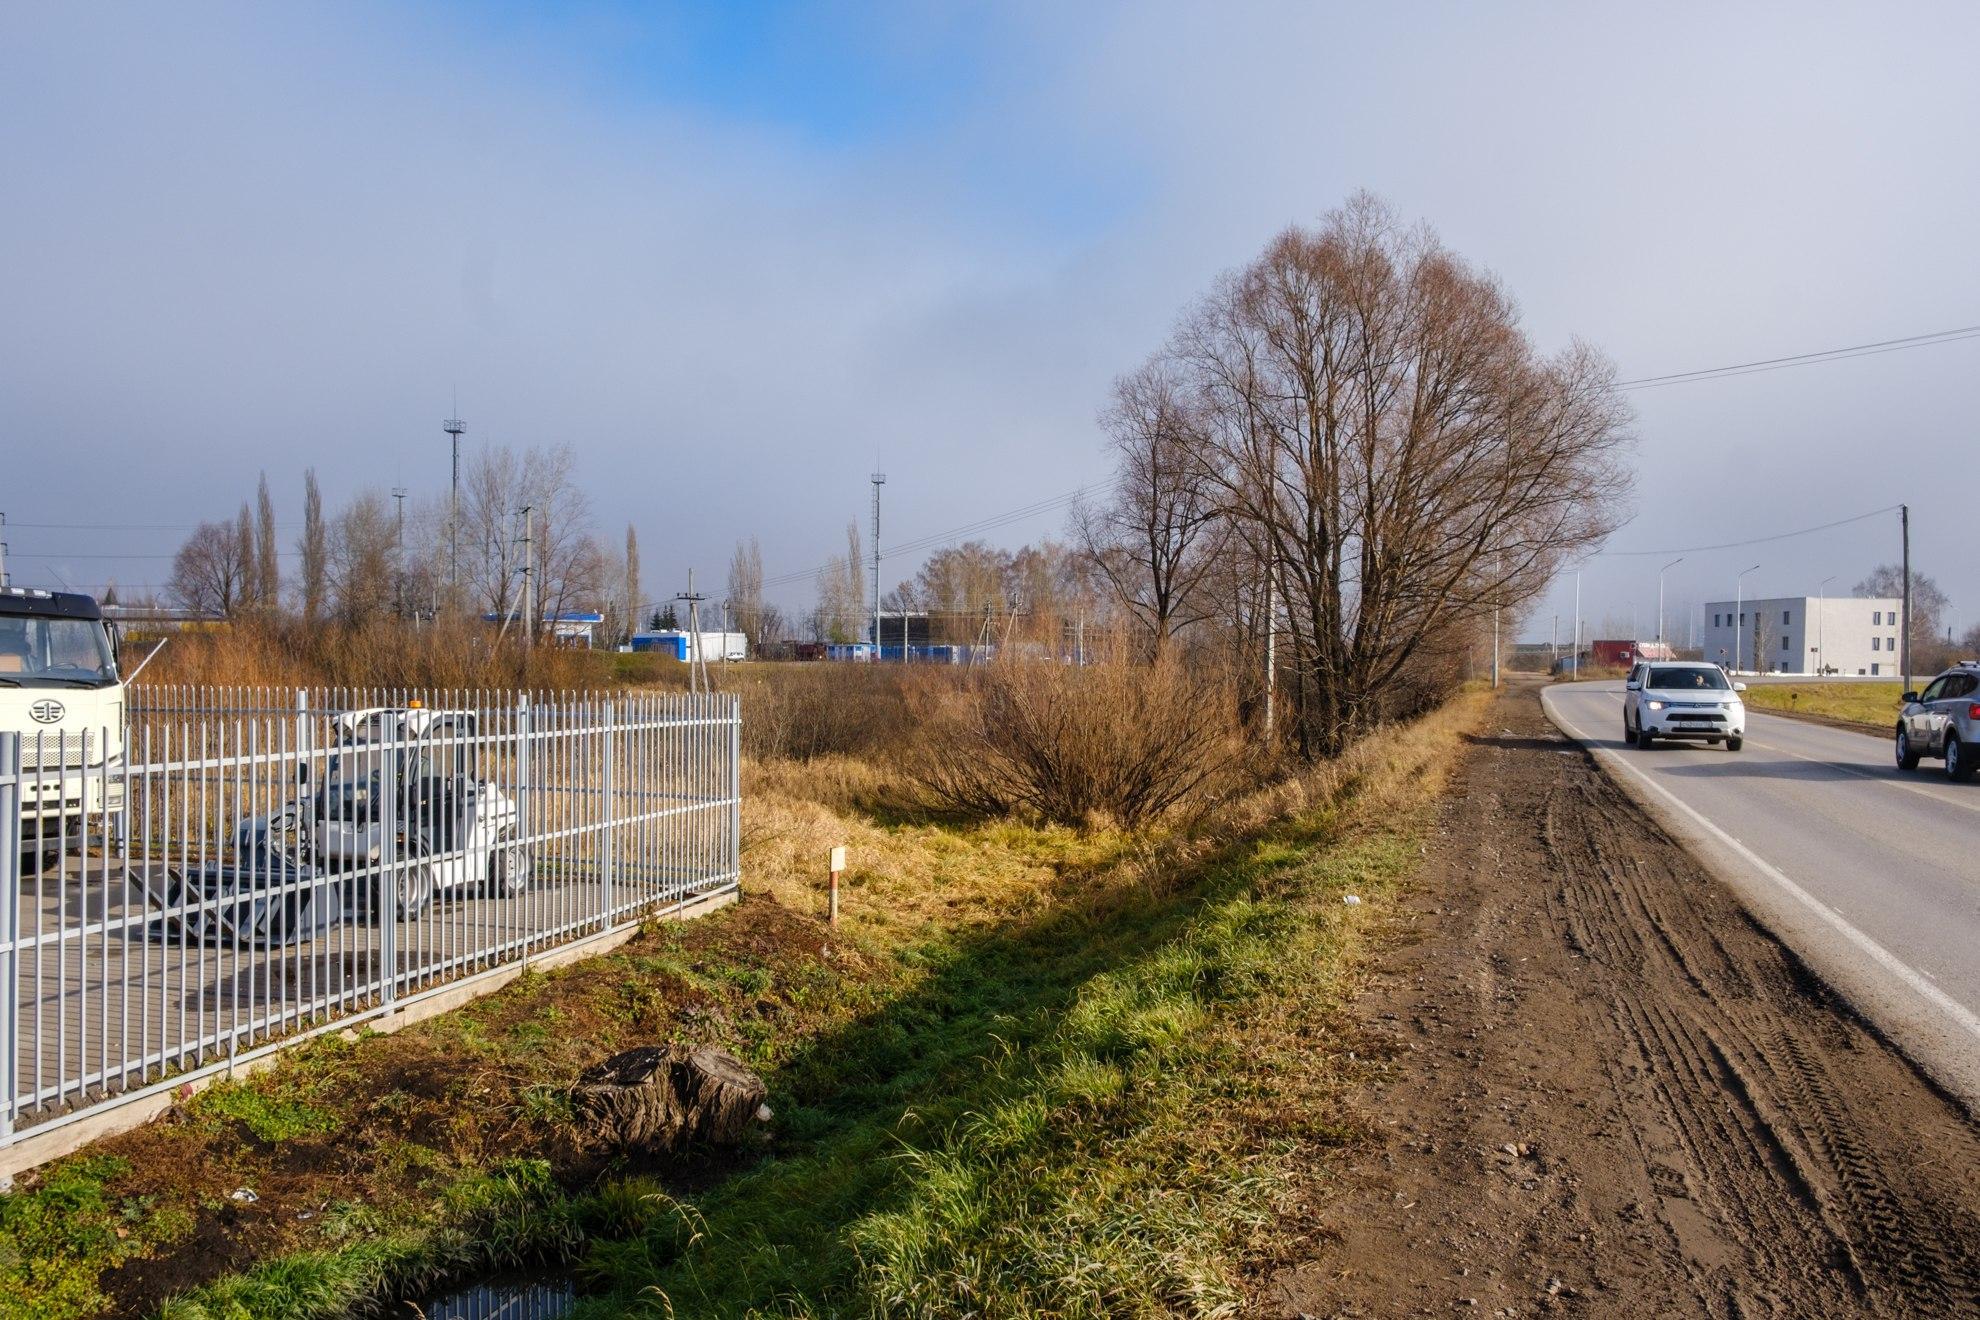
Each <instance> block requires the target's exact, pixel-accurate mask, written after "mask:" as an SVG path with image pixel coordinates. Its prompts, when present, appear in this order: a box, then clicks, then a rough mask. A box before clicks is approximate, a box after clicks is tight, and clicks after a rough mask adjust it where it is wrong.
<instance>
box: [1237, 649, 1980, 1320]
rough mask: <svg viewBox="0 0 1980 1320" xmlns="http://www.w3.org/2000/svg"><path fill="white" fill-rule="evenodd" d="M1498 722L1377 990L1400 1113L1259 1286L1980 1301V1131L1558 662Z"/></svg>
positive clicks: (1303, 1295) (1300, 1309)
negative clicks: (1759, 913) (1720, 859)
mask: <svg viewBox="0 0 1980 1320" xmlns="http://www.w3.org/2000/svg"><path fill="white" fill-rule="evenodd" d="M1491 727H1492V730H1493V731H1492V732H1491V733H1490V734H1488V735H1487V736H1483V737H1481V738H1479V739H1477V740H1476V741H1475V743H1474V745H1473V747H1472V748H1471V749H1470V751H1469V752H1468V753H1467V754H1466V759H1465V763H1464V764H1463V766H1462V767H1461V769H1460V771H1459V774H1458V777H1457V780H1456V782H1455V785H1454V791H1453V794H1452V798H1451V801H1450V802H1449V803H1448V805H1447V806H1446V808H1445V811H1444V816H1443V819H1442V821H1441V823H1440V828H1439V836H1438V838H1437V839H1436V841H1435V842H1433V843H1432V845H1431V847H1430V850H1429V854H1428V857H1427V860H1426V864H1425V867H1424V870H1423V873H1422V878H1421V883H1420V885H1419V886H1418V887H1417V888H1416V889H1415V891H1414V893H1413V895H1412V896H1411V897H1410V898H1409V899H1407V900H1405V901H1404V902H1403V904H1401V907H1400V913H1399V917H1398V921H1397V925H1396V929H1395V931H1394V934H1395V943H1394V945H1393V946H1392V948H1391V949H1390V951H1389V952H1388V953H1387V954H1386V955H1385V956H1384V957H1383V958H1382V959H1381V960H1380V962H1379V965H1378V968H1377V970H1376V972H1375V976H1374V980H1373V984H1372V985H1371V987H1370V989H1369V991H1368V992H1367V993H1366V994H1365V995H1364V996H1363V997H1362V999H1361V1001H1360V1008H1359V1012H1360V1017H1361V1030H1362V1034H1363V1037H1364V1045H1365V1051H1364V1052H1365V1054H1368V1055H1372V1056H1373V1057H1374V1058H1375V1059H1376V1063H1375V1065H1374V1066H1373V1067H1372V1068H1371V1070H1370V1075H1369V1078H1368V1082H1367V1085H1366V1086H1365V1088H1364V1090H1363V1092H1362V1094H1361V1096H1360V1099H1359V1103H1360V1106H1361V1107H1362V1109H1363V1110H1364V1111H1365V1113H1366V1114H1367V1116H1368V1121H1369V1123H1370V1126H1371V1127H1372V1128H1373V1129H1374V1131H1375V1132H1376V1134H1377V1135H1376V1137H1375V1139H1373V1140H1371V1141H1367V1142H1364V1143H1361V1144H1360V1145H1359V1146H1358V1147H1356V1148H1354V1149H1352V1150H1350V1151H1344V1152H1342V1153H1341V1155H1340V1158H1339V1159H1338V1160H1336V1161H1331V1162H1329V1164H1328V1165H1327V1167H1326V1168H1324V1169H1318V1168H1316V1169H1315V1171H1314V1182H1313V1187H1312V1190H1311V1197H1310V1199H1309V1201H1308V1203H1307V1206H1306V1208H1305V1210H1304V1213H1303V1215H1302V1223H1301V1224H1300V1227H1301V1229H1302V1230H1303V1232H1304V1234H1305V1236H1306V1240H1307V1241H1308V1243H1309V1244H1310V1246H1309V1251H1308V1256H1307V1258H1306V1259H1304V1260H1303V1261H1301V1262H1299V1263H1298V1264H1296V1265H1292V1266H1289V1267H1286V1268H1283V1269H1281V1270H1279V1271H1277V1272H1276V1273H1274V1274H1273V1275H1271V1277H1269V1279H1267V1280H1265V1281H1264V1282H1263V1283H1262V1285H1261V1288H1260V1296H1259V1302H1260V1309H1261V1310H1263V1311H1264V1312H1266V1313H1268V1314H1278V1315H1283V1316H1288V1317H1291V1316H1302V1315H1310V1316H1326V1317H1332V1316H1391V1315H1407V1314H1421V1315H1431V1314H1438V1315H1441V1314H1450V1313H1452V1312H1453V1311H1455V1312H1457V1313H1459V1314H1466V1313H1469V1314H1480V1315H1502V1316H1503V1315H1529V1314H1537V1313H1542V1312H1547V1313H1554V1312H1558V1313H1565V1314H1582V1315H1591V1316H1596V1315H1600V1316H1642V1315H1668V1314H1683V1315H1707V1316H1726V1317H1735V1316H1739V1317H1744V1316H1754V1315H1795V1316H1828V1315H1837V1316H1840V1315H1866V1314H1867V1315H1880V1316H1921V1315H1934V1316H1936V1315H1947V1316H1950V1315H1973V1314H1975V1313H1976V1311H1980V1131H1976V1129H1975V1127H1974V1125H1973V1124H1972V1123H1970V1122H1969V1121H1968V1120H1967V1119H1966V1118H1965V1116H1964V1115H1963V1113H1962V1112H1961V1111H1960V1110H1959V1109H1958V1108H1957V1107H1956V1106H1955V1105H1953V1104H1952V1103H1950V1102H1949V1101H1947V1100H1946V1099H1945V1098H1944V1097H1942V1096H1941V1095H1939V1094H1938V1093H1937V1092H1936V1091H1934V1090H1933V1088H1932V1087H1931V1086H1930V1085H1929V1084H1928V1083H1927V1082H1926V1081H1925V1080H1924V1079H1923V1078H1921V1077H1920V1076H1919V1075H1918V1073H1917V1072H1916V1071H1915V1070H1913V1069H1912V1068H1911V1067H1910V1065H1909V1064H1907V1063H1906V1062H1905V1060H1904V1059H1903V1058H1901V1057H1900V1056H1899V1055H1897V1054H1896V1053H1895V1052H1894V1051H1893V1050H1891V1049H1890V1048H1889V1047H1888V1046H1886V1045H1885V1044H1884V1043H1883V1042H1882V1041H1881V1040H1880V1039H1879V1038H1877V1037H1876V1036H1875V1035H1873V1034H1872V1033H1871V1032H1870V1031H1869V1030H1868V1029H1867V1028H1866V1027H1865V1026H1864V1025H1863V1024H1862V1023H1860V1022H1859V1021H1858V1020H1856V1019H1855V1018H1854V1017H1853V1016H1851V1015H1850V1013H1849V1012H1848V1010H1847V1009H1846V1007H1844V1006H1842V1005H1841V1004H1840V1003H1839V1002H1838V1001H1836V1000H1835V999H1834V998H1833V997H1832V996H1831V995H1830V994H1829V993H1828V992H1827V991H1826V990H1825V989H1824V988H1823V987H1822V986H1821V985H1820V984H1819V983H1817V982H1815V981H1814V980H1813V979H1812V978H1811V977H1810V976H1808V975H1807V974H1806V972H1805V971H1804V969H1803V968H1802V967H1801V966H1800V964H1799V963H1798V962H1797V961H1796V960H1795V959H1794V958H1793V956H1792V955H1791V954H1789V953H1788V952H1787V951H1786V950H1785V949H1784V948H1783V947H1782V946H1781V945H1780V944H1779V943H1778V942H1776V941H1775V940H1773V939H1772V938H1771V937H1770V936H1768V935H1767V934H1766V933H1765V932H1764V931H1762V930H1760V929H1759V928H1757V927H1756V926H1755V925H1754V924H1753V922H1752V921H1751V920H1750V919H1749V918H1748V917H1747V915H1746V914H1745V912H1744V910H1743V909H1742V908H1741V907H1740V906H1739V904H1738V902H1737V901H1736V900H1735V899H1734V897H1733V896H1732V895H1731V894H1730V893H1728V892H1727V891H1726V890H1725V889H1723V888H1722V887H1721V886H1720V885H1719V884H1718V883H1717V882H1715V881H1714V880H1713V879H1711V877H1710V876H1709V875H1708V874H1707V873H1706V872H1705V871H1704V869H1703V868H1702V867H1700V866H1699V865H1698V864H1697V863H1696V862H1694V861H1693V860H1692V859H1691V858H1690V857H1689V856H1688V855H1687V854H1686V853H1685V851H1684V850H1683V849H1682V848H1681V847H1680V846H1679V845H1678V844H1676V843H1675V842H1674V841H1672V840H1671V839H1670V838H1669V837H1668V836H1667V835H1665V834H1664V833H1663V831H1662V830H1661V829H1659V827H1658V826H1657V824H1656V823H1655V822H1654V821H1653V820H1651V819H1650V818H1649V817H1648V816H1647V815H1646V814H1645V813H1644V812H1643V811H1641V810H1640V809H1639V808H1637V807H1636V806H1635V805H1634V804H1633V803H1632V802H1631V801H1630V800H1629V799H1628V798H1627V797H1626V796H1625V795H1624V794H1623V793H1621V792H1620V791H1619V790H1618V789H1617V788H1616V787H1615V786H1614V785H1613V784H1611V783H1610V782H1609V781H1608V779H1607V778H1606V777H1605V776H1604V775H1603V773H1602V771H1601V770H1600V768H1599V767H1598V766H1596V765H1595V764H1594V762H1593V761H1592V760H1591V759H1590V758H1589V757H1588V756H1587V755H1586V754H1585V753H1583V752H1582V751H1581V750H1580V749H1579V748H1578V747H1576V746H1575V745H1574V744H1572V743H1570V742H1568V741H1566V740H1565V739H1563V738H1561V737H1560V736H1559V735H1558V734H1557V733H1556V732H1555V731H1554V729H1553V727H1552V726H1551V725H1550V724H1549V723H1548V722H1547V720H1546V718H1545V716H1544V715H1543V714H1542V713H1541V710H1540V706H1539V701H1538V699H1537V686H1536V685H1531V684H1521V685H1517V686H1515V687H1513V688H1511V689H1509V690H1508V692H1507V693H1506V695H1505V696H1504V697H1503V699H1502V700H1501V702H1500V703H1499V706H1498V717H1497V718H1496V719H1495V720H1494V721H1493V722H1492V726H1491ZM1472 1308H1476V1309H1475V1310H1474V1309H1472Z"/></svg>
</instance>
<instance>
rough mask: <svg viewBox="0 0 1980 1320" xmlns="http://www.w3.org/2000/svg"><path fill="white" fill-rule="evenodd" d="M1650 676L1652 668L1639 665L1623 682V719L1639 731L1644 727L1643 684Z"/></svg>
mask: <svg viewBox="0 0 1980 1320" xmlns="http://www.w3.org/2000/svg"><path fill="white" fill-rule="evenodd" d="M1649 676H1650V667H1649V666H1648V665H1638V666H1636V667H1635V668H1634V669H1632V670H1630V671H1629V677H1628V678H1627V679H1626V680H1624V682H1623V717H1624V718H1625V719H1626V720H1627V721H1628V723H1629V724H1630V725H1631V726H1632V727H1635V728H1638V729H1640V728H1642V727H1643V683H1644V680H1645V679H1647V678H1648V677H1649Z"/></svg>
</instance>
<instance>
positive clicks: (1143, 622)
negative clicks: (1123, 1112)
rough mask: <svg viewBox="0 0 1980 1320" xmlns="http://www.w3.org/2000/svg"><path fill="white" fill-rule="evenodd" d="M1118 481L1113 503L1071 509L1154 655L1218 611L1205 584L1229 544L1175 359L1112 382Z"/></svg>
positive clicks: (1105, 419) (1196, 415)
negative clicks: (1172, 640)
mask: <svg viewBox="0 0 1980 1320" xmlns="http://www.w3.org/2000/svg"><path fill="white" fill-rule="evenodd" d="M1101 426H1102V427H1103V428H1104V429H1105V430H1106V432H1107V435H1108V438H1109V441H1110V443H1111V446H1112V448H1113V451H1114V456H1115V463H1116V474H1117V480H1116V484H1115V487H1114V492H1113V494H1112V496H1111V498H1109V499H1108V500H1106V501H1105V502H1103V503H1101V504H1099V505H1097V506H1084V505H1082V506H1080V507H1078V508H1076V509H1075V511H1074V515H1073V525H1074V528H1075V531H1076V534H1077V535H1078V537H1079V541H1080V545H1081V548H1082V549H1083V550H1084V551H1085V552H1086V554H1087V556H1088V558H1089V559H1090V560H1091V562H1092V563H1093V565H1094V566H1095V567H1096V568H1097V569H1098V570H1099V572H1100V573H1101V575H1102V576H1103V577H1104V578H1105V579H1106V581H1107V584H1108V585H1109V586H1110V587H1111V588H1112V590H1113V593H1114V595H1115V597H1116V599H1118V601H1119V602H1120V604H1121V606H1122V607H1123V608H1124V609H1125V610H1126V611H1127V613H1128V614H1129V616H1130V617H1132V618H1133V619H1134V621H1135V622H1136V623H1137V624H1138V625H1139V626H1140V628H1141V629H1142V631H1143V632H1144V634H1145V636H1146V639H1147V649H1148V651H1149V652H1150V654H1151V655H1153V656H1156V657H1160V656H1161V655H1162V654H1163V653H1164V652H1165V651H1166V650H1167V649H1168V645H1169V639H1170V637H1172V636H1173V635H1174V634H1175V633H1177V632H1178V631H1180V630H1182V629H1184V628H1187V627H1189V626H1190V625H1191V624H1193V623H1196V622H1198V621H1200V620H1201V619H1203V618H1204V617H1205V616H1206V615H1208V614H1210V613H1213V612H1214V611H1215V610H1216V609H1217V608H1218V602H1217V601H1216V600H1215V599H1214V598H1213V597H1212V596H1211V595H1210V594H1209V593H1208V592H1206V591H1204V590H1203V587H1204V584H1205V580H1206V577H1207V576H1208V575H1209V574H1210V573H1211V572H1212V571H1213V569H1214V568H1215V566H1216V565H1217V563H1218V559H1219V555H1220V554H1221V553H1222V552H1223V550H1224V549H1225V541H1226V539H1227V535H1228V530H1229V528H1228V524H1227V523H1225V522H1224V521H1223V520H1222V519H1221V518H1220V510H1219V504H1218V498H1217V496H1218V491H1217V487H1216V484H1215V482H1214V481H1212V480H1211V475H1210V473H1211V470H1210V468H1208V467H1207V466H1206V465H1205V464H1204V463H1203V462H1202V460H1201V455H1202V453H1203V450H1204V448H1205V445H1204V437H1205V432H1206V429H1207V426H1208V421H1207V419H1206V418H1205V417H1204V416H1203V415H1202V410H1201V408H1200V406H1199V405H1198V404H1197V402H1196V400H1195V399H1194V398H1193V397H1192V392H1191V389H1190V385H1189V383H1188V379H1187V375H1186V373H1185V371H1184V370H1183V369H1182V368H1181V366H1180V365H1179V364H1177V363H1176V362H1174V361H1172V360H1170V359H1169V358H1167V357H1166V356H1162V355H1157V356H1156V357H1154V358H1152V359H1151V360H1150V361H1149V362H1148V363H1147V364H1146V365H1144V366H1143V367H1141V368H1140V369H1139V370H1137V371H1135V372H1132V373H1130V374H1129V375H1126V376H1122V377H1121V378H1120V379H1118V380H1116V381H1115V382H1114V400H1113V403H1112V405H1111V406H1110V407H1109V408H1108V409H1107V411H1106V412H1105V413H1103V414H1102V415H1101Z"/></svg>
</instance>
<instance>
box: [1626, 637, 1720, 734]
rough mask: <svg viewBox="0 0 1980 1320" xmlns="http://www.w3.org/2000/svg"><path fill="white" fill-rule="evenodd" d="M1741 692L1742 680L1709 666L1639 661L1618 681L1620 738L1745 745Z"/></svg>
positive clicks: (1693, 662) (1680, 661) (1672, 661)
mask: <svg viewBox="0 0 1980 1320" xmlns="http://www.w3.org/2000/svg"><path fill="white" fill-rule="evenodd" d="M1744 691H1746V684H1744V683H1734V682H1732V681H1731V680H1729V679H1728V678H1727V677H1726V671H1725V670H1723V669H1721V668H1719V667H1718V666H1717V665H1714V664H1706V663H1704V662H1703V661H1697V660H1646V661H1642V662H1640V663H1639V664H1638V665H1637V666H1636V668H1634V669H1632V670H1630V671H1629V681H1628V682H1626V683H1625V684H1624V685H1623V741H1624V742H1626V743H1634V744H1635V745H1636V746H1638V747H1645V748H1647V747H1650V746H1652V745H1654V744H1655V743H1656V741H1657V739H1659V738H1670V739H1672V740H1676V739H1679V738H1683V739H1687V740H1689V741H1692V742H1708V743H1713V744H1717V743H1724V744H1725V745H1726V748H1727V750H1729V751H1734V752H1736V751H1738V750H1739V749H1740V748H1741V747H1742V746H1744V745H1745V743H1746V703H1745V702H1743V701H1741V700H1740V699H1739V694H1740V693H1742V692H1744Z"/></svg>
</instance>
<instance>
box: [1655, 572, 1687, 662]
mask: <svg viewBox="0 0 1980 1320" xmlns="http://www.w3.org/2000/svg"><path fill="white" fill-rule="evenodd" d="M1683 562H1684V556H1683V555H1679V556H1678V557H1677V558H1676V559H1673V560H1672V561H1671V562H1670V563H1668V564H1665V565H1664V566H1663V567H1662V568H1660V569H1658V570H1657V645H1659V646H1662V645H1663V644H1664V574H1665V573H1668V572H1669V571H1670V570H1671V569H1674V568H1676V567H1677V566H1678V565H1679V564H1682V563H1683Z"/></svg>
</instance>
